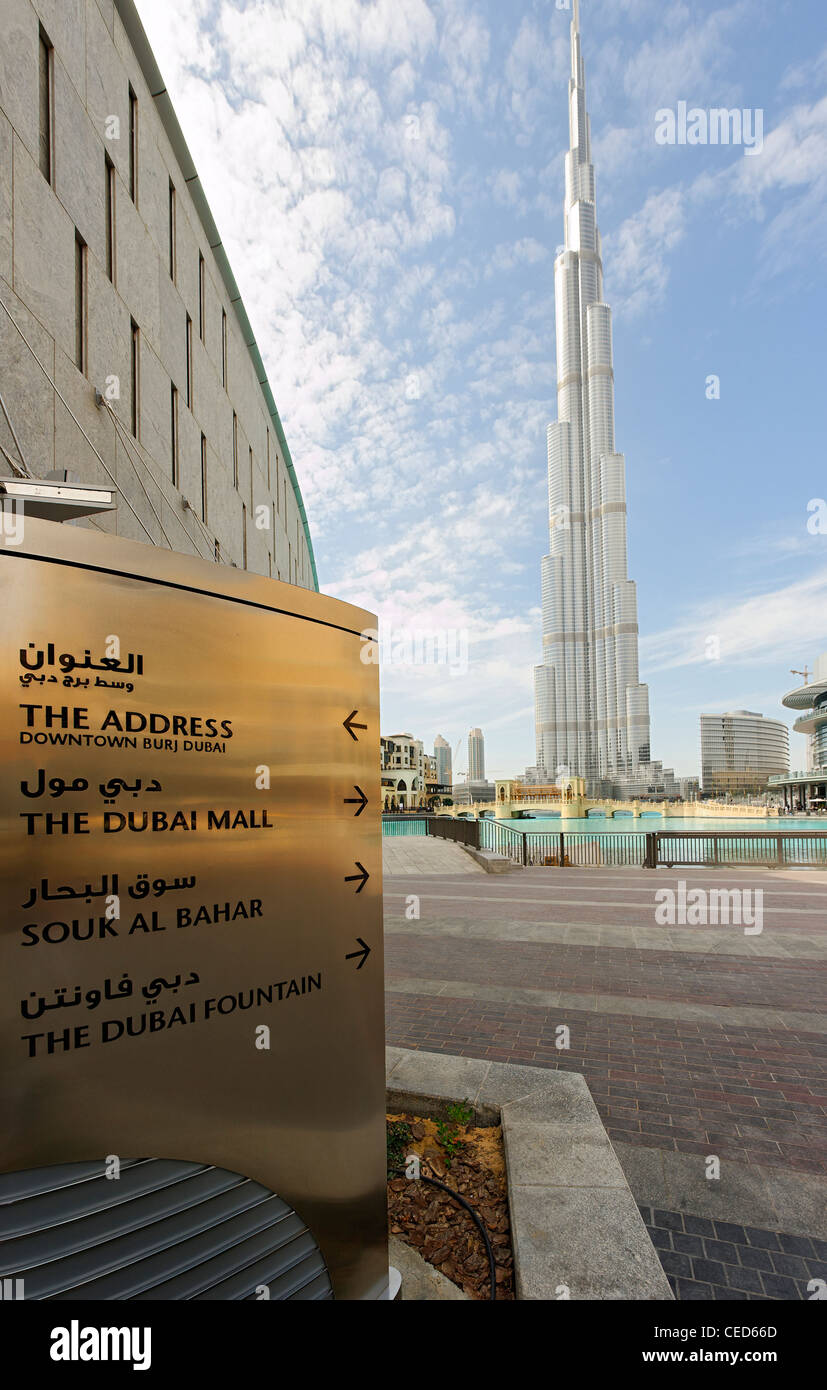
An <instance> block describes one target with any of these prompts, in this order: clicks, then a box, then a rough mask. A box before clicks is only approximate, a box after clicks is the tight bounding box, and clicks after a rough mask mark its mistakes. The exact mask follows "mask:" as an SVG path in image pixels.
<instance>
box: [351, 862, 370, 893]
mask: <svg viewBox="0 0 827 1390" xmlns="http://www.w3.org/2000/svg"><path fill="white" fill-rule="evenodd" d="M355 863H356V867H357V869H358V870H359V873H358V874H347V875H346V876H345V883H358V884H359V887H358V888H357V889H356V892H357V893H361V891H362V889H363V888H364V886H365V884H366V883H367V881H368V879H369V878H370V874H369V873H368V871H367V869H366V868H365V866H364V864H360V863H359V860H358V859H357V860H356V861H355Z"/></svg>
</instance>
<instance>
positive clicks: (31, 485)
mask: <svg viewBox="0 0 827 1390" xmlns="http://www.w3.org/2000/svg"><path fill="white" fill-rule="evenodd" d="M5 498H8V499H9V501H11V502H14V503H16V504H18V505H20V506H21V507H22V508H23V511H24V512H25V514H26V515H28V516H36V517H40V518H42V520H44V521H75V520H76V519H77V518H78V517H81V516H94V515H96V514H97V513H98V512H111V511H114V510H115V508H116V507H117V502H116V500H115V489H114V488H111V487H94V486H90V485H89V484H87V483H78V482H76V481H74V480H73V479H72V477H71V475H70V474H69V471H68V469H65V468H60V469H56V470H55V471H54V472H52V473H49V474H48V475H47V476H46V477H45V478H0V499H5Z"/></svg>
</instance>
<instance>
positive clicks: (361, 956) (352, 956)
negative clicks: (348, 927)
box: [345, 936, 370, 970]
mask: <svg viewBox="0 0 827 1390" xmlns="http://www.w3.org/2000/svg"><path fill="white" fill-rule="evenodd" d="M356 940H357V941H358V942H359V945H360V946H361V948H362V949H361V951H350V952H349V954H348V955H346V956H345V960H359V964H358V965H357V967H356V969H357V970H361V969H362V966H363V965H364V963H365V961H366V960H367V958H368V956H369V955H370V946H368V944H367V942H366V941H363V940H362V938H361V936H357V938H356Z"/></svg>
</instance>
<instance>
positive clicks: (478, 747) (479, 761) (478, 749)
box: [468, 729, 485, 782]
mask: <svg viewBox="0 0 827 1390" xmlns="http://www.w3.org/2000/svg"><path fill="white" fill-rule="evenodd" d="M468 781H469V782H484V781H485V739H484V738H483V736H482V729H472V730H471V732H470V734H469V735H468Z"/></svg>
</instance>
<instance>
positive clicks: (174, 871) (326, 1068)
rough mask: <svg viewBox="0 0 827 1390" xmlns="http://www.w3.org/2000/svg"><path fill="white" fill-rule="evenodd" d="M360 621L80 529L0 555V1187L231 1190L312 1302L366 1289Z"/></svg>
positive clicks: (378, 937)
mask: <svg viewBox="0 0 827 1390" xmlns="http://www.w3.org/2000/svg"><path fill="white" fill-rule="evenodd" d="M373 627H375V619H374V618H373V617H372V616H371V615H370V614H368V613H365V612H363V611H361V610H360V609H356V608H353V607H351V606H349V605H347V604H343V603H339V602H337V601H335V600H333V599H329V598H325V597H322V596H320V595H319V594H316V593H312V592H309V591H307V590H304V589H300V588H298V587H294V586H292V585H288V584H282V583H277V582H276V581H274V580H268V579H263V578H259V577H257V576H255V575H250V574H246V573H243V572H241V571H238V570H235V569H231V568H225V567H223V566H220V565H217V564H216V565H213V564H210V563H208V562H205V561H201V560H197V559H190V558H188V557H184V556H180V555H177V554H174V553H172V552H169V551H164V550H154V549H152V548H150V547H146V546H142V545H137V544H134V543H132V542H125V541H120V540H117V539H115V538H112V537H107V536H103V535H93V534H91V533H90V532H89V531H87V530H79V529H76V528H67V527H62V526H59V525H57V524H54V523H50V522H43V521H33V520H29V519H27V520H26V525H25V536H24V539H23V541H22V543H21V544H18V545H14V546H11V545H9V546H0V631H1V632H2V653H3V658H2V676H0V679H1V680H2V755H3V756H2V778H3V782H2V796H1V797H0V818H2V837H0V856H2V857H1V858H0V885H1V886H2V900H3V921H2V936H1V937H0V940H2V972H1V973H0V980H1V981H2V984H1V985H0V990H1V991H2V995H1V997H0V1028H2V1073H1V1074H0V1101H2V1126H0V1171H2V1172H5V1173H9V1172H18V1171H20V1170H25V1169H30V1168H35V1167H41V1166H44V1165H51V1164H65V1163H70V1162H75V1161H80V1160H100V1161H101V1163H102V1164H103V1163H104V1161H105V1160H106V1159H107V1158H110V1157H115V1158H118V1157H120V1158H123V1159H134V1158H139V1157H141V1158H145V1157H151V1158H161V1159H177V1160H188V1161H194V1162H197V1163H206V1164H212V1165H215V1166H216V1167H220V1168H224V1169H228V1170H229V1171H231V1172H235V1173H240V1174H242V1175H244V1176H245V1177H249V1178H252V1179H254V1180H256V1181H258V1182H259V1183H261V1184H263V1185H264V1186H265V1187H267V1188H269V1189H270V1190H272V1191H274V1192H276V1193H278V1195H279V1197H281V1198H282V1199H283V1200H284V1201H285V1202H287V1203H289V1204H290V1205H291V1206H293V1207H294V1208H295V1210H296V1211H297V1213H298V1214H299V1216H300V1217H301V1218H302V1219H303V1221H304V1222H305V1223H306V1224H307V1226H308V1227H309V1229H310V1231H311V1232H312V1234H313V1236H314V1237H315V1239H316V1241H317V1242H318V1245H319V1247H320V1250H321V1253H322V1255H323V1257H324V1259H325V1261H326V1264H327V1267H328V1270H329V1273H330V1277H331V1280H332V1284H333V1289H334V1293H335V1295H336V1297H338V1298H381V1297H382V1296H383V1295H384V1292H385V1289H386V1285H387V1277H388V1260H387V1227H386V1199H385V1137H384V1135H385V1127H384V1114H385V1073H384V1026H383V959H382V925H381V837H380V821H379V815H380V813H379V787H378V781H379V777H378V765H379V762H378V744H379V708H378V700H379V692H378V668H377V667H376V666H375V665H373V664H366V663H363V661H362V660H361V659H360V653H361V651H362V649H363V644H362V643H361V642H360V633H361V632H363V631H364V630H366V629H371V628H373ZM114 1167H115V1168H117V1164H115V1165H114ZM114 1180H115V1181H117V1178H115V1179H114Z"/></svg>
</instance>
